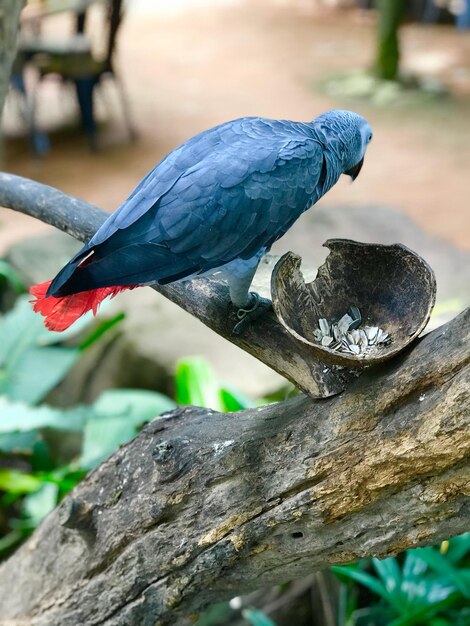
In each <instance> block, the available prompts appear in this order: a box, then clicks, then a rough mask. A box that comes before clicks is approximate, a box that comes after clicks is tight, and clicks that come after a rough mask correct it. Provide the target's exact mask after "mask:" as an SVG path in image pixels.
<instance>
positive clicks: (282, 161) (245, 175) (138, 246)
mask: <svg viewBox="0 0 470 626" xmlns="http://www.w3.org/2000/svg"><path fill="white" fill-rule="evenodd" d="M289 124H290V126H289ZM226 126H227V125H224V126H221V127H219V129H217V128H216V129H212V131H208V132H207V133H206V134H205V135H204V134H203V135H201V136H199V137H200V138H199V140H198V141H194V139H193V140H191V141H190V142H189V144H190V145H189V148H187V147H184V146H183V148H184V150H182V152H181V153H178V154H176V155H175V154H174V153H172V155H173V156H172V155H169V156H168V157H167V158H166V159H165V160H164V161H163V162H162V163H161V164H160V165H159V166H158V168H157V169H156V170H155V172H154V174H153V176H150V177H147V179H144V181H143V182H142V183H141V185H140V186H139V188H138V189H137V190H136V191H135V192H134V193H133V194H132V196H131V197H130V198H129V200H128V201H127V203H128V204H127V205H126V204H125V205H123V207H122V208H121V209H119V210H118V211H117V212H116V214H115V216H114V215H113V218H114V219H113V218H110V219H109V220H107V222H106V223H105V224H104V225H103V227H102V228H101V229H100V230H99V231H98V232H97V234H96V235H95V236H94V237H93V238H92V240H91V241H90V243H89V244H88V246H87V247H86V248H85V249H83V250H82V251H81V252H80V253H79V254H78V255H77V256H76V257H75V259H74V260H73V261H72V262H71V264H70V265H69V267H68V269H67V266H66V268H64V270H63V272H64V274H63V276H61V275H59V276H58V277H57V278H56V279H55V281H54V283H55V284H53V288H54V289H60V286H61V285H63V284H64V282H65V281H69V280H70V281H71V283H74V289H75V288H76V289H77V290H78V289H82V290H83V289H90V288H94V287H101V286H108V285H124V284H144V283H147V282H156V281H158V282H159V283H160V284H165V283H169V282H173V281H175V280H178V279H180V278H184V277H187V276H192V275H194V274H198V273H204V272H207V271H209V270H212V269H215V268H218V267H220V266H222V265H224V264H226V263H228V262H230V261H231V260H233V259H236V258H242V259H250V258H252V257H254V256H255V255H256V254H257V253H259V251H260V250H262V249H269V247H270V246H271V245H272V243H273V242H274V241H276V240H277V239H279V237H281V236H282V235H283V234H284V233H285V232H286V231H287V230H288V228H289V227H290V226H291V225H292V224H293V222H294V221H295V220H296V219H297V218H298V217H299V215H300V214H301V213H302V212H303V211H304V210H305V209H307V208H308V207H309V206H311V205H312V204H313V203H314V202H316V201H317V200H318V199H319V198H320V197H321V196H322V195H323V194H324V193H325V192H326V191H327V189H328V188H329V187H331V185H332V184H334V183H335V182H336V180H337V179H338V178H339V176H340V174H341V171H340V167H339V164H338V165H337V164H335V162H334V161H332V162H330V160H327V159H326V157H325V154H324V151H323V147H322V145H321V144H320V143H319V142H318V141H317V140H316V139H315V138H311V137H308V136H306V135H305V134H302V133H300V132H297V133H293V132H292V131H291V130H290V128H291V126H292V123H287V122H286V123H285V122H276V121H270V120H259V118H254V119H251V118H248V119H243V120H238V121H237V124H234V123H232V124H231V125H229V127H228V128H226ZM271 126H275V128H274V129H273V128H272V127H271ZM289 131H290V132H289ZM191 142H193V143H191ZM201 144H202V145H201ZM187 145H188V144H186V146H187ZM175 152H178V151H175ZM171 159H174V163H173V165H170V164H169V162H170V161H171ZM162 168H163V170H164V171H165V172H166V169H165V168H169V169H170V170H172V172H173V178H171V177H170V175H169V174H168V175H167V177H166V180H163V179H164V178H165V176H163V178H162V179H161V180H159V181H157V182H154V178H155V177H157V176H158V177H160V170H161V169H162ZM145 180H147V182H145ZM149 185H157V187H158V190H159V191H158V194H157V196H158V199H157V200H155V196H154V195H152V197H151V198H150V199H149V196H148V186H149ZM139 189H140V190H139ZM145 206H146V207H147V208H146V209H145V210H144V207H145ZM136 215H137V218H136ZM90 250H92V253H91V256H90V257H86V256H85V254H84V253H85V252H87V251H90ZM73 266H74V267H73ZM77 270H78V271H77ZM67 273H68V276H67ZM61 274H62V273H61ZM72 274H73V276H72ZM64 278H65V280H64ZM56 281H57V282H56Z"/></svg>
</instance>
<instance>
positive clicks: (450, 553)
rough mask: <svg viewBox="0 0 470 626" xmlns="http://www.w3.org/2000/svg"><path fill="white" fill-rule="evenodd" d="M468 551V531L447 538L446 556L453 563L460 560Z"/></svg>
mask: <svg viewBox="0 0 470 626" xmlns="http://www.w3.org/2000/svg"><path fill="white" fill-rule="evenodd" d="M469 552H470V533H464V534H463V535H458V536H457V537H452V539H450V540H449V546H448V549H447V553H446V557H447V558H448V559H449V561H451V562H452V563H454V564H457V563H458V562H459V561H461V560H462V559H463V558H464V557H465V556H467V554H468V553H469Z"/></svg>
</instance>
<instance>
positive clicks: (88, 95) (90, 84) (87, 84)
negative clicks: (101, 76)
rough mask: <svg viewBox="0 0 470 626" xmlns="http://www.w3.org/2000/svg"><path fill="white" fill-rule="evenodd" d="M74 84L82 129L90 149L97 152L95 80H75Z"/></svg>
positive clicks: (91, 78) (89, 78)
mask: <svg viewBox="0 0 470 626" xmlns="http://www.w3.org/2000/svg"><path fill="white" fill-rule="evenodd" d="M74 83H75V89H76V91H77V99H78V105H79V107H80V113H81V116H82V123H83V127H84V128H85V132H86V134H87V135H88V141H89V144H90V148H91V149H92V150H93V151H96V150H98V140H97V135H96V122H95V117H94V109H93V90H94V88H95V85H96V78H95V77H87V78H76V79H74Z"/></svg>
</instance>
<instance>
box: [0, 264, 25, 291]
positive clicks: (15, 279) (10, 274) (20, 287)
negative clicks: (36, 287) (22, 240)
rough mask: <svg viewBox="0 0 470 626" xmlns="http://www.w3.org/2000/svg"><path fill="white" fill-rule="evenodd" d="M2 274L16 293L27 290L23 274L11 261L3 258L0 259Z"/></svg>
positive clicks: (0, 274)
mask: <svg viewBox="0 0 470 626" xmlns="http://www.w3.org/2000/svg"><path fill="white" fill-rule="evenodd" d="M0 276H1V277H2V278H4V279H5V280H6V281H7V282H8V283H10V285H11V286H12V287H13V289H14V290H15V291H16V293H23V292H24V291H26V287H25V284H24V282H23V280H22V279H21V276H20V275H19V274H18V272H17V271H16V270H15V268H14V267H13V266H12V265H10V263H8V262H7V261H4V260H3V259H1V260H0Z"/></svg>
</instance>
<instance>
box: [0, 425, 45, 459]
mask: <svg viewBox="0 0 470 626" xmlns="http://www.w3.org/2000/svg"><path fill="white" fill-rule="evenodd" d="M39 438H40V433H39V431H37V430H30V431H28V432H24V433H5V434H0V452H4V453H5V452H9V453H11V454H29V453H31V451H32V449H33V446H34V444H35V443H37V442H38V441H39Z"/></svg>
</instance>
